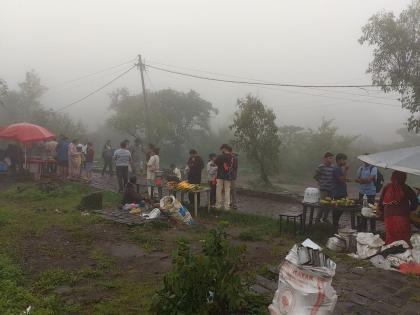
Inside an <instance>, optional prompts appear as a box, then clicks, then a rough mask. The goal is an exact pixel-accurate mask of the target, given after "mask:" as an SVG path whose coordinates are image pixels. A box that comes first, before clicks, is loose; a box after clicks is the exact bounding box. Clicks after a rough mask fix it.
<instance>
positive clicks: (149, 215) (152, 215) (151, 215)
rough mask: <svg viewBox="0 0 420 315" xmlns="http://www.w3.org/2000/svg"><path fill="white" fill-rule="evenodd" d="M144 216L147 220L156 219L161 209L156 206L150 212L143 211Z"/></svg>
mask: <svg viewBox="0 0 420 315" xmlns="http://www.w3.org/2000/svg"><path fill="white" fill-rule="evenodd" d="M142 216H143V217H145V218H146V219H147V220H152V219H156V218H158V217H159V216H160V210H159V209H158V208H155V209H153V210H152V211H150V212H149V213H143V214H142Z"/></svg>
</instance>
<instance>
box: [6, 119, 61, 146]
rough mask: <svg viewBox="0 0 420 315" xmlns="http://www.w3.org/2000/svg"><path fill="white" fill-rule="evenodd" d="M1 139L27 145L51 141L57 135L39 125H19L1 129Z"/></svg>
mask: <svg viewBox="0 0 420 315" xmlns="http://www.w3.org/2000/svg"><path fill="white" fill-rule="evenodd" d="M0 138H3V139H9V140H15V141H18V142H22V143H27V142H34V141H43V140H51V139H54V138H55V135H54V134H53V133H52V132H51V131H49V130H47V129H45V128H44V127H41V126H38V125H34V124H29V123H17V124H11V125H9V126H6V127H4V128H2V129H0Z"/></svg>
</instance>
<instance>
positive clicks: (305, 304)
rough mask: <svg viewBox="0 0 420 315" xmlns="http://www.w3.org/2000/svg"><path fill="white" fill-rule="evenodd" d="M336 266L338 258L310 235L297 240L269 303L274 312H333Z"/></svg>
mask: <svg viewBox="0 0 420 315" xmlns="http://www.w3.org/2000/svg"><path fill="white" fill-rule="evenodd" d="M305 245H306V246H305ZM301 262H304V264H302V263H301ZM335 268H336V264H335V262H334V261H332V260H331V259H330V258H328V257H327V256H326V255H325V254H324V253H323V252H322V248H321V247H320V246H319V245H318V244H316V243H314V242H313V241H311V240H310V239H306V240H305V241H304V242H303V243H302V244H299V245H298V244H295V245H294V246H293V247H292V249H291V250H290V251H289V254H288V255H287V257H286V260H285V261H284V262H283V263H282V264H281V265H280V273H279V282H278V288H277V290H276V293H275V294H274V298H273V301H272V304H271V305H270V306H269V307H268V310H269V311H270V314H271V315H280V314H281V315H283V314H288V315H305V314H315V313H316V314H319V315H327V314H332V313H333V311H334V308H335V304H336V302H337V294H336V292H335V290H334V288H333V287H332V286H331V281H332V278H333V277H334V275H335ZM320 297H321V298H320Z"/></svg>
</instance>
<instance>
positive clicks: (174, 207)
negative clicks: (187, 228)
mask: <svg viewBox="0 0 420 315" xmlns="http://www.w3.org/2000/svg"><path fill="white" fill-rule="evenodd" d="M160 209H161V210H162V211H163V212H164V213H166V214H168V215H169V217H170V218H172V219H174V220H175V221H176V222H179V223H184V224H187V225H190V224H193V223H194V220H193V218H192V216H191V214H190V212H189V211H188V210H187V209H186V208H185V207H184V206H183V205H182V204H181V203H180V202H179V201H178V200H177V199H176V198H175V197H174V196H165V197H163V198H162V199H161V200H160Z"/></svg>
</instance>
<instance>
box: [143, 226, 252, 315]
mask: <svg viewBox="0 0 420 315" xmlns="http://www.w3.org/2000/svg"><path fill="white" fill-rule="evenodd" d="M244 251H245V250H244V248H243V247H233V246H231V245H230V244H229V242H228V240H227V234H226V232H225V229H224V228H223V227H219V228H217V229H212V230H210V231H209V233H208V234H207V237H206V239H205V240H203V241H202V249H201V254H198V255H193V254H192V252H191V249H190V246H189V244H188V242H187V241H185V240H179V241H178V248H177V251H176V252H175V255H174V258H173V267H172V268H173V269H172V271H171V272H169V273H168V274H167V275H166V276H165V278H164V287H163V289H161V290H160V291H158V292H157V294H156V295H155V296H154V298H153V302H152V305H151V309H150V311H151V313H152V314H156V315H157V314H159V315H166V314H168V315H169V314H185V315H189V314H191V315H192V314H203V315H216V314H217V315H223V314H226V315H227V314H256V313H255V312H254V311H253V309H255V308H258V305H257V304H258V303H252V305H250V302H249V301H254V302H255V301H256V300H257V299H255V298H253V297H255V296H252V295H251V293H250V292H249V291H248V289H247V285H246V284H245V283H243V281H242V279H241V277H240V275H239V267H240V266H241V262H242V257H243V254H244ZM256 305H257V306H256Z"/></svg>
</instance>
